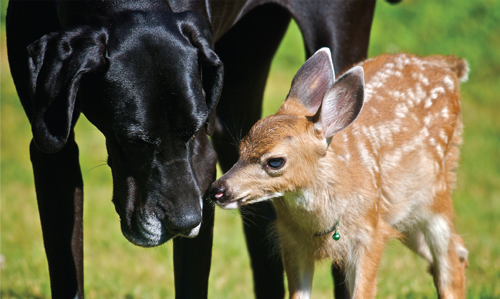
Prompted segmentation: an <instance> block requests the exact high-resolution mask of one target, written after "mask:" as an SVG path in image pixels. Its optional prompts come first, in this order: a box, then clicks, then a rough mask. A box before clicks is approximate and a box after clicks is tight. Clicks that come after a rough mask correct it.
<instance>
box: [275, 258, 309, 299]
mask: <svg viewBox="0 0 500 299" xmlns="http://www.w3.org/2000/svg"><path fill="white" fill-rule="evenodd" d="M282 253H283V263H284V266H285V272H286V276H287V279H288V292H289V297H290V298H291V299H308V298H310V297H311V289H312V282H313V275H314V259H313V258H312V257H310V256H309V255H307V254H301V253H300V252H298V251H294V250H293V251H292V250H286V249H283V251H282Z"/></svg>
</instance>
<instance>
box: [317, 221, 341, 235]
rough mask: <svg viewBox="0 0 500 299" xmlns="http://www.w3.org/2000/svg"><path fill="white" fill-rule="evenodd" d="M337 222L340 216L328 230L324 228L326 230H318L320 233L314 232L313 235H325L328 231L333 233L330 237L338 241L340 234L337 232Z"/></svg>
mask: <svg viewBox="0 0 500 299" xmlns="http://www.w3.org/2000/svg"><path fill="white" fill-rule="evenodd" d="M339 222H340V217H339V219H338V220H337V222H335V224H334V225H333V227H332V228H331V229H329V230H326V231H323V232H320V233H316V234H314V236H315V237H323V236H326V235H328V234H330V233H334V234H333V236H332V238H333V239H334V240H335V241H338V240H339V239H340V234H339V232H338V229H339Z"/></svg>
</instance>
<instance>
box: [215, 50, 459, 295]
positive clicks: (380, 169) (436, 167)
mask: <svg viewBox="0 0 500 299" xmlns="http://www.w3.org/2000/svg"><path fill="white" fill-rule="evenodd" d="M360 65H361V66H362V67H363V69H364V78H365V83H366V84H365V102H364V107H363V110H362V112H361V114H360V115H359V117H358V118H357V120H356V121H355V122H354V123H353V124H352V125H351V126H349V127H348V128H346V129H345V130H343V131H341V132H340V133H337V134H335V135H333V137H332V139H331V143H330V144H329V145H328V144H327V143H326V142H325V139H324V138H323V136H322V134H321V131H318V129H317V128H315V126H314V120H313V118H312V113H311V112H310V111H309V110H308V109H306V108H305V107H304V106H302V104H301V102H300V100H298V99H295V98H288V99H287V100H286V101H285V103H284V104H283V105H282V107H281V108H280V109H279V111H278V112H277V113H276V114H275V115H272V116H269V117H267V118H264V119H263V120H261V121H259V122H258V123H257V124H256V125H255V126H254V127H253V128H252V129H251V131H250V133H249V135H248V136H247V137H245V138H244V140H243V141H242V143H241V146H240V161H239V162H238V164H237V165H238V166H236V168H235V170H231V171H229V172H228V173H227V174H226V175H224V176H223V177H222V178H221V179H220V180H219V181H220V182H224V183H225V184H226V185H227V186H228V188H229V189H230V191H231V194H232V195H233V196H234V199H235V200H236V199H241V198H243V199H244V200H242V201H241V204H248V203H252V202H254V201H257V200H262V199H267V198H270V197H274V201H273V202H274V206H275V207H276V210H277V214H278V219H277V222H276V229H277V233H278V235H279V237H280V244H281V250H282V252H283V258H284V263H285V270H286V272H287V276H288V279H289V290H290V296H291V297H292V298H308V296H309V295H308V292H310V283H312V273H313V271H314V261H315V260H319V259H324V258H329V259H331V260H332V261H334V262H335V263H338V264H339V265H341V266H343V267H345V268H346V271H347V276H348V277H347V279H348V284H349V288H350V292H351V296H353V297H355V298H373V297H374V296H375V293H376V275H377V268H378V264H379V261H380V257H381V255H382V252H383V249H384V245H385V242H386V240H387V239H388V238H391V237H400V238H401V239H402V241H403V243H405V244H406V245H407V246H408V247H410V248H411V249H412V250H414V251H415V252H417V253H418V254H420V255H421V256H423V257H424V258H425V259H427V260H428V261H429V263H430V264H431V272H432V275H433V276H434V281H435V284H436V287H437V290H438V294H439V297H440V298H463V297H464V296H465V267H466V266H467V250H466V249H465V247H464V243H463V240H462V238H461V237H460V236H459V235H457V234H456V232H455V228H454V224H453V222H454V217H455V215H454V210H453V205H452V200H451V191H452V189H453V187H454V184H455V181H456V175H455V169H456V167H457V161H458V156H459V150H458V145H459V144H460V143H461V137H460V135H461V132H462V122H461V119H460V94H459V88H458V87H459V80H463V79H464V78H466V76H467V72H468V68H467V64H466V62H465V61H464V60H462V59H459V58H456V57H453V56H448V57H444V56H431V57H424V58H419V57H416V56H412V55H407V54H398V55H382V56H379V57H377V58H374V59H371V60H367V61H365V62H363V63H361V64H360ZM270 157H285V158H286V164H285V166H284V167H283V169H281V170H279V171H270V170H269V169H266V168H265V161H267V159H269V158H270ZM339 218H340V228H339V231H340V233H341V235H342V237H341V239H340V240H339V241H337V242H335V241H333V240H332V238H331V236H332V233H329V234H327V235H325V236H322V237H316V236H314V235H315V234H317V233H318V232H322V231H327V230H329V229H330V228H332V226H333V224H334V223H335V222H336V220H337V219H339ZM424 239H425V240H427V242H424V241H423V240H424Z"/></svg>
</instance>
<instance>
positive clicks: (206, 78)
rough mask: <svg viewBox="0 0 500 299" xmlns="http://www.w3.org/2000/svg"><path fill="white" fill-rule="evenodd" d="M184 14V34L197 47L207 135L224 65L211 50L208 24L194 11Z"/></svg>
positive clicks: (213, 118)
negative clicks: (206, 111)
mask: <svg viewBox="0 0 500 299" xmlns="http://www.w3.org/2000/svg"><path fill="white" fill-rule="evenodd" d="M184 14H185V18H183V20H184V21H185V23H184V24H183V31H184V34H185V35H187V36H188V37H189V39H190V41H191V43H192V44H193V46H195V47H196V48H197V49H198V55H199V56H198V58H199V60H200V61H199V63H200V64H201V76H202V81H203V82H202V83H203V90H204V91H205V100H206V103H207V108H208V117H207V120H206V123H205V131H206V133H207V134H208V135H212V134H213V132H214V128H215V118H216V111H215V108H216V107H217V103H219V98H220V95H221V93H222V85H223V83H224V65H223V63H222V61H221V60H220V59H219V56H217V54H215V52H214V50H213V45H212V44H211V40H212V33H211V32H210V29H209V28H210V24H208V22H207V21H206V20H205V19H204V18H202V17H201V16H198V15H197V14H195V13H192V12H188V13H184Z"/></svg>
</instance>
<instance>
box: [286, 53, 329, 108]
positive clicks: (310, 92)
mask: <svg viewBox="0 0 500 299" xmlns="http://www.w3.org/2000/svg"><path fill="white" fill-rule="evenodd" d="M334 80H335V73H334V70H333V63H332V56H331V53H330V49H328V48H321V49H320V50H318V51H317V52H316V53H314V55H313V56H311V57H310V58H309V59H308V60H307V61H306V62H305V63H304V65H302V67H301V68H300V69H299V70H298V71H297V74H295V77H294V78H293V81H292V86H291V88H290V92H289V93H288V96H287V98H289V99H296V100H298V101H300V103H301V104H302V105H303V106H304V107H305V108H307V109H308V110H309V111H310V112H311V114H314V113H316V111H318V108H319V107H320V106H321V101H322V100H323V97H324V96H325V93H326V92H327V91H328V89H330V87H331V86H332V85H333V82H334Z"/></svg>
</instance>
